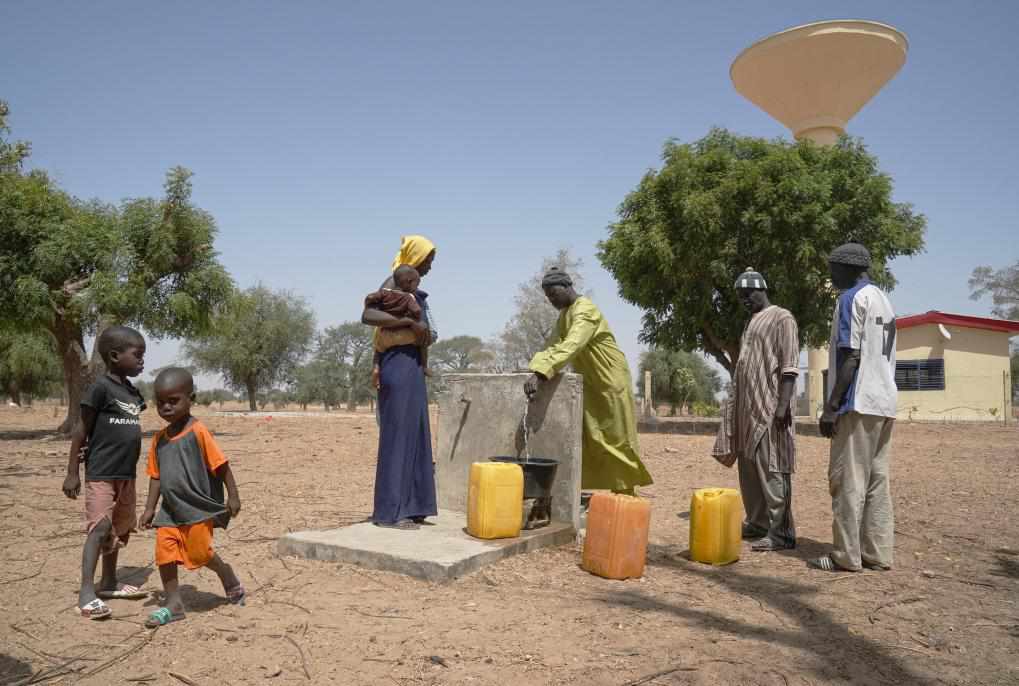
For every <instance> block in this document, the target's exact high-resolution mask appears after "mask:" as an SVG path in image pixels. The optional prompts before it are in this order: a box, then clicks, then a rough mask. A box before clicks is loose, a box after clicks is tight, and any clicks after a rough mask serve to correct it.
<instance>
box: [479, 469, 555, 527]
mask: <svg viewBox="0 0 1019 686" xmlns="http://www.w3.org/2000/svg"><path fill="white" fill-rule="evenodd" d="M488 459H489V460H490V461H491V462H508V463H510V464H517V465H520V467H521V468H522V469H523V470H524V522H523V527H524V528H525V529H538V528H541V527H543V526H547V525H548V524H549V523H550V522H551V521H552V485H553V484H554V483H555V473H556V468H557V467H559V460H552V459H549V458H547V457H532V458H531V459H529V460H528V459H524V458H522V457H510V456H508V455H500V456H499V457H490V458H488Z"/></svg>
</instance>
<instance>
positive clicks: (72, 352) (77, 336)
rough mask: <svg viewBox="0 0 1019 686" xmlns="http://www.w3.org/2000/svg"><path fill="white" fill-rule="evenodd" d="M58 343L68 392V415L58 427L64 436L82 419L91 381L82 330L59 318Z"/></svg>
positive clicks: (54, 333) (56, 336) (55, 336)
mask: <svg viewBox="0 0 1019 686" xmlns="http://www.w3.org/2000/svg"><path fill="white" fill-rule="evenodd" d="M52 333H53V337H54V338H55V339H56V341H57V352H58V353H59V355H60V359H61V362H62V364H63V368H64V390H65V391H66V392H67V415H66V416H65V417H64V421H63V423H61V424H60V426H59V427H57V431H58V432H59V433H62V434H70V433H71V431H73V430H74V427H75V425H77V423H78V420H79V419H80V418H81V398H82V396H83V395H84V392H85V384H86V383H88V381H89V374H88V357H87V356H86V355H85V337H84V336H83V335H82V333H81V328H80V327H78V326H76V325H75V324H72V323H70V322H67V321H65V320H63V319H60V318H59V317H58V318H57V320H56V322H55V323H54V326H53V329H52Z"/></svg>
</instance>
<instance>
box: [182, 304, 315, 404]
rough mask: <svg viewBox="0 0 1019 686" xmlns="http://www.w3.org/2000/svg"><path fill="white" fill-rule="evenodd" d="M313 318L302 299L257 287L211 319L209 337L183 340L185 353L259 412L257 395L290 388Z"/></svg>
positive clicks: (313, 327) (310, 337) (310, 336)
mask: <svg viewBox="0 0 1019 686" xmlns="http://www.w3.org/2000/svg"><path fill="white" fill-rule="evenodd" d="M314 333H315V316H314V315H313V314H312V312H311V310H309V309H308V306H307V305H306V304H305V302H304V300H302V299H301V298H298V297H296V296H294V295H291V294H290V293H287V292H273V291H270V290H269V289H268V288H266V287H265V286H261V285H259V286H255V287H253V288H249V289H247V290H245V291H240V292H236V293H234V294H233V296H232V297H231V298H230V299H229V301H228V303H227V305H226V306H225V307H224V308H223V309H222V311H221V312H220V313H219V314H218V315H217V316H216V317H215V319H214V320H213V322H212V326H211V333H209V334H207V335H205V336H202V337H199V338H195V339H193V340H190V341H187V342H186V343H185V344H184V347H183V350H184V353H185V354H186V355H187V356H188V357H190V358H191V360H192V362H193V363H194V364H195V366H196V367H198V369H200V370H202V371H205V372H208V373H215V374H221V375H222V376H223V380H224V381H225V382H226V385H227V386H228V387H230V388H232V389H234V390H236V391H243V392H244V393H245V394H246V395H247V398H248V408H249V409H250V410H251V411H255V410H257V409H258V406H257V399H258V395H259V392H260V391H261V392H268V391H269V390H271V389H273V388H275V387H277V386H279V385H283V384H287V383H290V382H291V381H292V379H293V374H294V371H295V370H296V369H297V367H298V365H299V364H300V362H301V360H302V359H303V358H304V356H305V354H306V353H307V352H308V348H309V346H310V344H311V341H312V337H313V336H314Z"/></svg>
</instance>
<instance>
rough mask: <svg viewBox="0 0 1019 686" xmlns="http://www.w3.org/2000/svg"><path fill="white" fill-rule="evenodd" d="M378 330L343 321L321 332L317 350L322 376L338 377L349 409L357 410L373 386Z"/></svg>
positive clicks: (316, 356)
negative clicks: (372, 376) (359, 402)
mask: <svg viewBox="0 0 1019 686" xmlns="http://www.w3.org/2000/svg"><path fill="white" fill-rule="evenodd" d="M374 335H375V330H374V328H372V327H370V326H365V325H364V324H362V323H361V322H344V323H343V324H340V325H339V326H330V327H326V329H325V330H324V331H323V332H322V335H320V336H319V339H318V349H317V350H316V351H315V361H317V362H321V363H322V364H323V365H325V366H324V367H321V370H322V371H323V373H328V374H329V375H330V377H331V378H336V379H337V380H338V383H339V387H340V388H342V389H344V390H345V391H346V396H347V409H348V410H350V411H354V410H355V409H357V401H358V399H360V398H361V397H363V396H364V394H365V393H366V391H367V390H368V389H369V388H370V386H371V371H372V358H373V357H374V354H375V347H374Z"/></svg>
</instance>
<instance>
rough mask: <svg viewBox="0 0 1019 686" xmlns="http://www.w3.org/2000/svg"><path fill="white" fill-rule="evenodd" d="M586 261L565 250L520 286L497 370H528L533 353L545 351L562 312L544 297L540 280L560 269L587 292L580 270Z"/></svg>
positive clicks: (545, 261) (499, 349)
mask: <svg viewBox="0 0 1019 686" xmlns="http://www.w3.org/2000/svg"><path fill="white" fill-rule="evenodd" d="M583 266H584V263H583V260H581V259H579V258H575V257H573V255H572V254H571V253H570V251H569V250H567V249H565V248H562V249H560V250H559V251H558V252H557V253H556V254H555V255H553V256H551V257H546V258H544V259H542V261H541V268H540V269H539V270H538V271H537V272H535V273H534V274H532V275H531V277H530V278H529V279H528V280H527V281H524V282H523V283H521V284H519V285H518V286H517V295H516V298H514V301H515V304H516V312H514V314H513V317H512V318H511V319H510V320H509V322H507V323H506V326H505V327H504V328H503V331H502V334H500V336H499V342H498V346H497V354H498V357H499V359H498V360H496V361H495V365H496V366H497V368H498V371H504V372H511V371H515V370H518V369H526V368H527V365H528V364H529V363H530V362H531V358H532V357H534V354H535V353H537V352H540V351H542V350H544V349H545V347H546V346H547V345H548V341H549V338H551V336H552V334H553V332H554V331H555V325H556V321H558V319H559V312H558V311H557V310H556V308H554V307H552V305H551V304H550V303H549V302H548V299H546V298H545V292H544V291H543V290H542V289H541V279H542V277H543V276H544V275H545V273H546V272H548V270H549V269H551V268H552V267H559V268H560V269H562V270H563V271H565V272H566V273H568V274H569V275H570V276H571V277H572V278H573V287H574V288H575V289H576V290H577V292H578V293H583V292H584V277H583V275H582V274H581V272H580V270H581V268H582V267H583Z"/></svg>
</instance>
